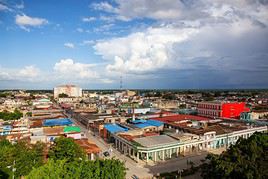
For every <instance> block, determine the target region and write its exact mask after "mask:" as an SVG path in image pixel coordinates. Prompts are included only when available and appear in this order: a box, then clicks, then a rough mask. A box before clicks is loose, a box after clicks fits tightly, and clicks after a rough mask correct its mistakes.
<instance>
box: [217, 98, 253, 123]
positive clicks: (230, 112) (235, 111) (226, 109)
mask: <svg viewBox="0 0 268 179" xmlns="http://www.w3.org/2000/svg"><path fill="white" fill-rule="evenodd" d="M248 111H249V108H247V107H246V104H245V103H244V102H242V103H225V104H222V117H224V118H236V119H239V118H240V114H241V113H242V112H248Z"/></svg>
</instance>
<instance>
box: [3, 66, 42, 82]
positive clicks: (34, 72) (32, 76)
mask: <svg viewBox="0 0 268 179" xmlns="http://www.w3.org/2000/svg"><path fill="white" fill-rule="evenodd" d="M0 71H1V73H0V80H18V81H38V78H39V77H40V74H41V71H40V69H39V68H37V67H35V66H34V65H29V66H25V67H23V68H21V69H15V68H3V67H1V66H0Z"/></svg>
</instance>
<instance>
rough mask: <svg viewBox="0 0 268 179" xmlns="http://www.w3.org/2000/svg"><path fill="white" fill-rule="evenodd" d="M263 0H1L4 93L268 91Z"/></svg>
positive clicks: (266, 5) (267, 15)
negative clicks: (59, 88)
mask: <svg viewBox="0 0 268 179" xmlns="http://www.w3.org/2000/svg"><path fill="white" fill-rule="evenodd" d="M267 25H268V1H267V0H198V1H196V0H131V1H129V0H111V1H108V0H103V1H92V0H79V1H78V0H60V1H55V0H45V1H44V0H0V89H7V88H9V89H10V88H23V89H51V88H53V87H54V86H55V85H59V84H65V83H72V84H78V85H80V86H82V87H83V88H88V89H96V88H106V89H107V88H119V86H120V84H119V81H120V76H122V79H123V87H124V88H165V89H171V88H267V87H268V28H267Z"/></svg>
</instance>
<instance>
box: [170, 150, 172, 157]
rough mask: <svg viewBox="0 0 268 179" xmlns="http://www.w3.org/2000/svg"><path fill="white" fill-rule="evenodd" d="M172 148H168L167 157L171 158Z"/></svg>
mask: <svg viewBox="0 0 268 179" xmlns="http://www.w3.org/2000/svg"><path fill="white" fill-rule="evenodd" d="M171 153H172V149H169V158H171Z"/></svg>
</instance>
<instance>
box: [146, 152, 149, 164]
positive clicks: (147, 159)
mask: <svg viewBox="0 0 268 179" xmlns="http://www.w3.org/2000/svg"><path fill="white" fill-rule="evenodd" d="M148 161H149V153H148V152H147V153H146V162H147V163H148Z"/></svg>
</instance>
